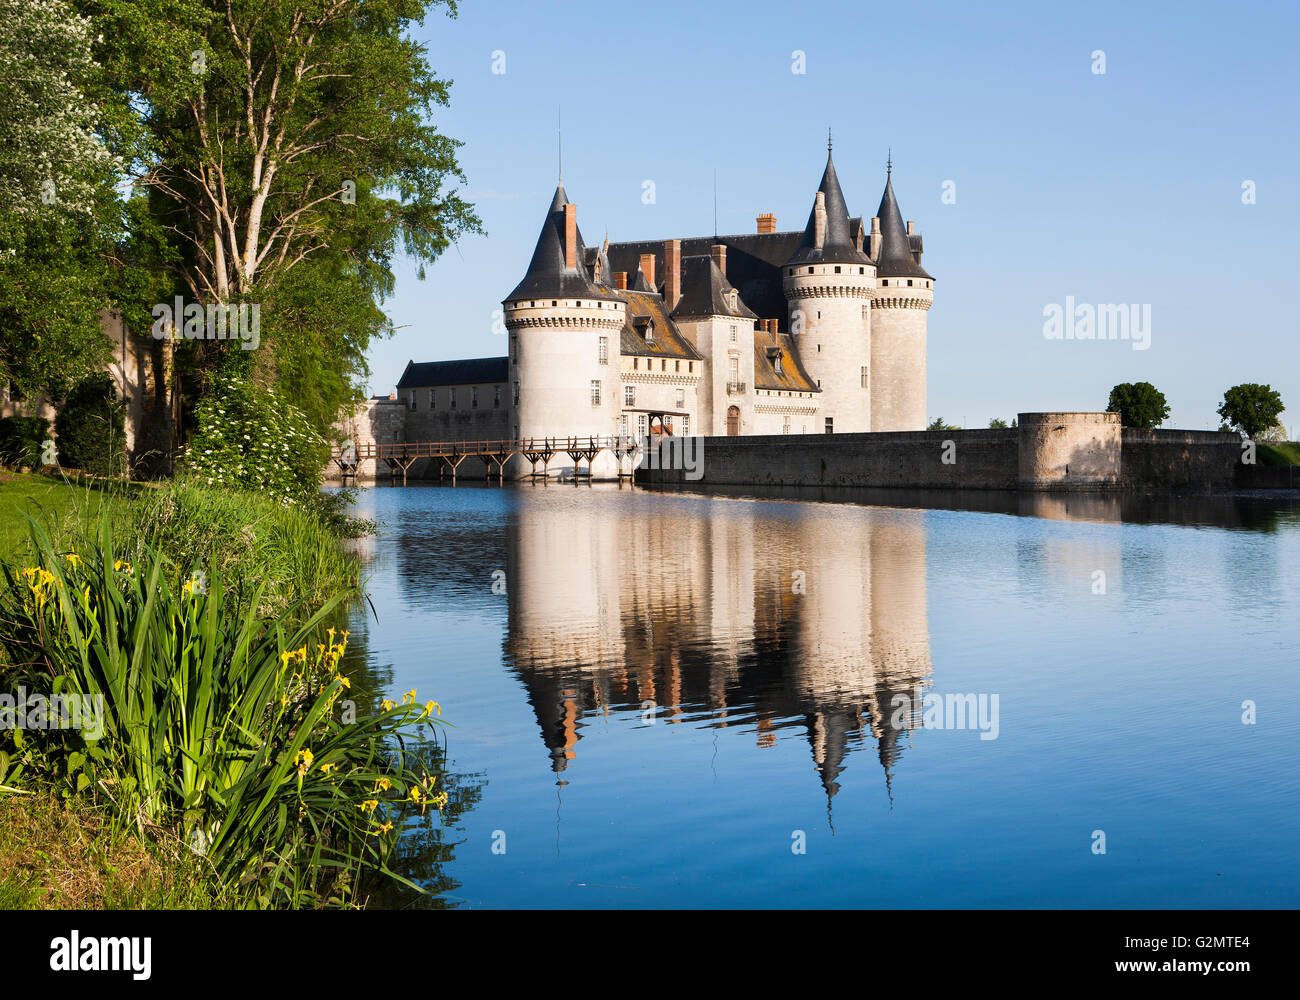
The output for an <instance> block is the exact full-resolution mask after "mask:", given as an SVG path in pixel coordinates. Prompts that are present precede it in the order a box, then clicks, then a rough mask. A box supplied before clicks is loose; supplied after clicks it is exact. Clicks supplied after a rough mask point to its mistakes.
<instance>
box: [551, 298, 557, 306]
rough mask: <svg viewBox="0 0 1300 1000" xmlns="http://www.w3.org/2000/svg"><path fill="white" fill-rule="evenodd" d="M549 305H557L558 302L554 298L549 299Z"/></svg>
mask: <svg viewBox="0 0 1300 1000" xmlns="http://www.w3.org/2000/svg"><path fill="white" fill-rule="evenodd" d="M551 305H553V306H558V305H559V303H558V302H556V301H555V299H551Z"/></svg>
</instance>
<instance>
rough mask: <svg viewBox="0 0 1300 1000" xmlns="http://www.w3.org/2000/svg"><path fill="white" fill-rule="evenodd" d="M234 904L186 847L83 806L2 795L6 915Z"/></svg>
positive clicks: (0, 898) (0, 872)
mask: <svg viewBox="0 0 1300 1000" xmlns="http://www.w3.org/2000/svg"><path fill="white" fill-rule="evenodd" d="M234 902H235V900H234V899H233V897H232V895H231V893H230V892H229V890H227V889H225V888H224V887H223V886H222V884H221V882H220V880H219V879H217V878H216V877H215V875H214V874H213V873H212V871H211V870H210V869H209V868H208V867H206V866H205V865H204V864H203V863H202V862H201V861H200V860H199V859H198V858H196V857H195V856H194V855H193V854H192V853H191V852H189V851H187V850H185V849H184V848H183V847H182V846H181V845H180V844H179V843H171V844H168V843H166V842H162V841H158V842H156V841H150V840H142V839H141V838H139V837H137V836H135V835H134V834H133V833H131V832H130V831H125V830H122V829H120V828H117V827H115V826H114V825H113V823H112V822H111V817H110V816H109V814H108V813H107V811H106V810H103V809H98V808H95V807H93V806H91V805H88V804H87V803H84V802H81V801H79V800H75V799H74V800H70V801H67V802H63V801H60V800H59V799H58V798H56V797H55V796H54V795H50V794H37V795H17V794H11V793H3V792H0V910H36V909H63V910H72V909H76V910H86V909H103V910H143V909H148V910H207V909H215V908H224V907H227V906H230V905H232V904H233V903H234Z"/></svg>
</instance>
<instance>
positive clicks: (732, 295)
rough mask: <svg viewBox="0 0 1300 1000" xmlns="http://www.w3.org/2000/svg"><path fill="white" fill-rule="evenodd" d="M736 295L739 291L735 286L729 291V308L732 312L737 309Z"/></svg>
mask: <svg viewBox="0 0 1300 1000" xmlns="http://www.w3.org/2000/svg"><path fill="white" fill-rule="evenodd" d="M736 296H737V293H736V290H735V289H734V288H733V289H732V290H731V291H729V292H728V293H727V308H728V309H730V310H731V311H732V312H735V311H736Z"/></svg>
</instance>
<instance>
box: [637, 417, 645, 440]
mask: <svg viewBox="0 0 1300 1000" xmlns="http://www.w3.org/2000/svg"><path fill="white" fill-rule="evenodd" d="M636 432H637V433H638V434H640V435H641V437H645V435H646V415H645V414H644V413H642V414H640V415H638V416H637V418H636Z"/></svg>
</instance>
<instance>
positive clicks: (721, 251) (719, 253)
mask: <svg viewBox="0 0 1300 1000" xmlns="http://www.w3.org/2000/svg"><path fill="white" fill-rule="evenodd" d="M709 253H710V254H711V255H712V257H713V263H715V264H717V265H718V270H719V271H721V272H722V276H723V277H724V278H725V277H726V276H727V247H726V245H725V244H723V243H715V244H713V246H711V247H709Z"/></svg>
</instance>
